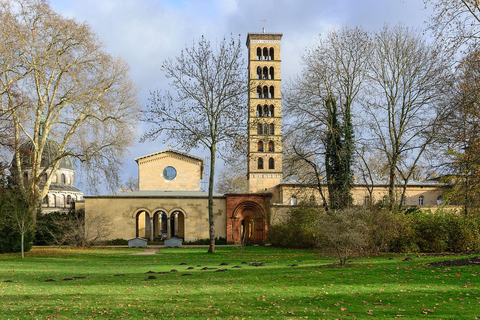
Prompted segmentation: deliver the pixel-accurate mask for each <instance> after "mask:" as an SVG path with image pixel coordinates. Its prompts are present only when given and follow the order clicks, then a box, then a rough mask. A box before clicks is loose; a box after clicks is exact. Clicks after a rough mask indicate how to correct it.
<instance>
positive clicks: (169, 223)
mask: <svg viewBox="0 0 480 320" xmlns="http://www.w3.org/2000/svg"><path fill="white" fill-rule="evenodd" d="M171 227H172V219H171V217H169V216H167V239H170V238H171V237H172V228H171Z"/></svg>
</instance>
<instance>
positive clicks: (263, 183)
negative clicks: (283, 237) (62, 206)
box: [85, 33, 445, 244]
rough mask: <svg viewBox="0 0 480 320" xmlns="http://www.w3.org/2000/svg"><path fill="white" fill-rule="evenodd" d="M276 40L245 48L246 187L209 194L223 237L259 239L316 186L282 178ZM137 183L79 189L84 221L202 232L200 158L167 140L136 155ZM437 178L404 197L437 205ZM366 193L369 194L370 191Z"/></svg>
mask: <svg viewBox="0 0 480 320" xmlns="http://www.w3.org/2000/svg"><path fill="white" fill-rule="evenodd" d="M281 40H282V34H279V33H249V34H248V36H247V43H246V44H247V48H248V74H249V76H248V85H249V86H250V88H252V90H250V93H249V99H248V101H249V112H248V157H247V161H248V169H247V170H248V175H247V179H248V181H247V182H248V192H247V193H245V194H215V195H214V208H213V209H214V216H215V236H216V237H219V238H226V240H227V242H228V243H239V242H240V241H241V240H243V239H244V240H245V241H246V242H247V243H251V244H254V243H257V244H263V243H264V242H265V240H266V237H267V234H268V226H269V225H273V224H275V223H276V222H278V221H279V219H281V216H283V215H285V214H288V212H289V210H290V209H292V208H293V207H295V206H296V205H297V204H299V203H300V202H302V201H307V200H308V201H310V203H316V201H318V200H319V199H320V197H319V194H318V191H317V190H316V189H315V188H313V187H309V186H305V185H300V184H295V183H289V182H288V181H284V180H283V174H282V151H283V150H282V111H281V102H282V97H281ZM135 161H136V162H137V164H138V178H139V190H138V191H133V192H125V193H118V194H110V195H100V196H85V215H86V219H87V221H88V220H89V219H91V220H92V219H95V217H97V216H99V215H101V216H103V217H107V218H108V219H109V221H111V224H112V232H111V234H110V236H109V239H116V238H123V239H131V238H135V237H143V238H146V239H148V240H151V241H155V240H164V239H168V238H171V237H180V238H182V239H184V240H185V241H195V240H199V239H207V238H208V237H209V221H208V194H207V193H206V192H204V191H202V190H201V187H200V181H201V179H202V177H203V169H204V161H203V159H201V158H198V157H195V156H192V155H189V154H186V153H183V152H181V151H177V150H172V149H171V148H168V149H167V150H164V151H159V152H156V153H153V154H149V155H145V156H142V157H138V158H135ZM444 188H445V187H444V186H442V185H440V184H439V183H438V182H435V181H433V182H432V181H430V182H414V183H411V184H410V185H409V187H408V191H407V199H406V202H405V205H417V206H420V207H422V206H423V207H424V206H436V205H437V203H439V202H441V195H442V193H443V192H444ZM386 194H388V186H387V184H383V185H382V184H379V185H377V186H376V187H375V192H374V194H373V196H374V197H375V199H377V200H381V199H383V197H384V196H385V195H386ZM352 195H353V198H354V204H355V205H363V204H364V202H365V201H366V197H370V196H372V194H369V193H368V192H367V188H366V186H364V185H361V184H357V185H356V186H355V188H354V190H353V194H352ZM369 199H370V198H369Z"/></svg>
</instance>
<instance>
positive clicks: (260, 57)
mask: <svg viewBox="0 0 480 320" xmlns="http://www.w3.org/2000/svg"><path fill="white" fill-rule="evenodd" d="M257 60H262V48H260V47H258V48H257Z"/></svg>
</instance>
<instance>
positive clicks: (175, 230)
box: [170, 210, 185, 239]
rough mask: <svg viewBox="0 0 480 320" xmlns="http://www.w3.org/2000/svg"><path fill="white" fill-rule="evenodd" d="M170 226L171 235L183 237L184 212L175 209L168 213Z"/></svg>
mask: <svg viewBox="0 0 480 320" xmlns="http://www.w3.org/2000/svg"><path fill="white" fill-rule="evenodd" d="M170 226H171V235H172V237H177V238H182V239H185V214H183V212H182V211H179V210H176V211H174V212H172V214H171V215H170Z"/></svg>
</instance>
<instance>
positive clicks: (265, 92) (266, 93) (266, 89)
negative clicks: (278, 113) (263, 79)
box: [262, 86, 268, 99]
mask: <svg viewBox="0 0 480 320" xmlns="http://www.w3.org/2000/svg"><path fill="white" fill-rule="evenodd" d="M262 98H264V99H267V98H268V87H267V86H265V87H263V97H262Z"/></svg>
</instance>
